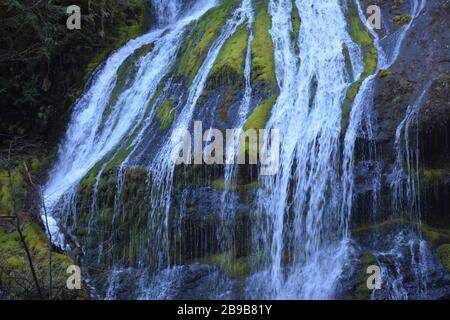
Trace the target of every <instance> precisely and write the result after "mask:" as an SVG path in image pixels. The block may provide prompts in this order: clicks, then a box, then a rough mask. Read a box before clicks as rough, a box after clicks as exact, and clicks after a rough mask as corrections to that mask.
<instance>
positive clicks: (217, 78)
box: [207, 26, 250, 89]
mask: <svg viewBox="0 0 450 320" xmlns="http://www.w3.org/2000/svg"><path fill="white" fill-rule="evenodd" d="M249 35H250V32H249V31H248V29H247V28H246V27H245V26H241V27H240V28H238V29H237V30H236V32H235V33H234V34H233V35H232V36H231V37H230V38H228V39H227V41H226V42H225V44H224V45H223V47H222V49H221V50H220V53H219V55H218V57H217V59H216V62H215V64H214V66H213V68H212V70H211V72H210V75H209V78H208V82H207V88H208V89H215V88H221V87H224V86H227V87H237V88H240V87H242V85H243V82H244V67H245V56H246V52H247V45H248V37H249Z"/></svg>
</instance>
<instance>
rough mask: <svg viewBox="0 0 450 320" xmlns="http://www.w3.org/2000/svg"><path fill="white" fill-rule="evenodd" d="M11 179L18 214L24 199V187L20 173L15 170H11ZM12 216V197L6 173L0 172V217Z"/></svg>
mask: <svg viewBox="0 0 450 320" xmlns="http://www.w3.org/2000/svg"><path fill="white" fill-rule="evenodd" d="M11 178H12V185H13V189H14V195H15V200H16V210H17V212H20V211H21V210H22V209H23V203H24V201H25V198H26V185H25V182H24V179H23V176H22V173H21V172H20V171H19V169H17V168H15V169H13V170H12V172H11ZM13 214H14V211H13V195H12V190H11V188H10V185H9V176H8V172H7V171H0V215H8V216H11V215H13Z"/></svg>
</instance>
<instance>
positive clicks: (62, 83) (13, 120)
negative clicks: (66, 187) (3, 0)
mask: <svg viewBox="0 0 450 320" xmlns="http://www.w3.org/2000/svg"><path fill="white" fill-rule="evenodd" d="M7 4H8V5H2V10H0V18H1V21H2V29H1V30H0V38H1V39H2V44H3V45H2V52H3V53H2V55H1V56H0V87H1V88H2V89H1V91H2V101H1V102H0V111H1V113H2V117H1V120H0V128H1V132H0V133H2V134H7V135H10V136H14V135H20V136H22V137H24V138H44V139H46V140H48V141H50V142H54V141H56V140H57V139H58V138H59V133H60V132H61V130H62V129H63V128H64V127H65V125H66V123H67V119H68V117H69V114H70V108H71V106H72V104H73V103H74V101H75V99H76V98H77V97H78V96H79V94H80V93H81V90H82V88H83V86H84V85H85V82H86V80H87V78H88V76H89V75H90V74H91V73H92V71H93V70H94V69H95V68H96V67H97V66H98V65H99V64H100V63H102V62H103V61H104V60H105V59H106V57H107V56H108V55H109V54H110V53H111V52H112V51H113V50H115V49H116V48H118V47H119V46H121V45H123V44H124V43H125V42H126V41H128V40H129V39H131V38H133V37H136V36H137V35H139V33H141V32H143V31H144V30H145V28H146V26H147V22H148V21H147V20H146V19H147V16H148V13H147V10H148V2H147V1H146V0H130V1H123V0H111V1H84V0H74V1H72V2H71V3H70V4H73V5H79V6H80V7H81V13H82V17H81V19H82V22H81V30H68V29H67V28H66V20H67V14H66V8H67V5H68V3H67V2H66V1H63V0H54V1H37V2H36V1H34V0H24V1H9V0H8V1H7ZM86 66H87V67H86ZM55 101H57V103H55Z"/></svg>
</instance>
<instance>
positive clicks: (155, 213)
mask: <svg viewBox="0 0 450 320" xmlns="http://www.w3.org/2000/svg"><path fill="white" fill-rule="evenodd" d="M248 6H249V1H243V3H242V4H241V5H240V6H239V7H238V8H236V9H235V10H234V12H233V14H232V15H231V17H230V18H229V19H228V20H227V21H226V23H225V25H224V27H223V28H222V30H221V33H220V34H219V36H218V37H217V39H216V40H215V41H214V43H213V44H212V45H211V48H210V49H209V51H208V54H207V56H206V58H205V60H204V62H203V64H202V66H201V67H200V69H199V71H198V73H197V75H196V77H195V78H194V80H193V82H192V85H191V87H190V88H189V93H188V98H187V101H186V103H185V105H184V106H183V107H182V109H181V111H180V113H179V114H178V115H177V117H176V119H175V121H174V124H173V126H172V128H175V129H176V130H187V129H188V128H189V126H190V124H191V120H192V116H193V112H194V108H195V106H196V104H197V101H198V99H199V97H200V95H201V94H202V92H203V90H204V88H205V84H206V80H207V78H208V76H209V73H210V71H211V69H212V67H213V65H214V62H215V61H216V59H217V56H218V54H219V52H220V49H221V48H222V46H223V45H224V43H225V41H226V40H227V39H228V38H229V37H230V36H231V35H232V34H234V33H235V32H236V29H237V28H238V26H240V25H242V24H243V23H244V22H245V20H246V18H247V10H248ZM180 138H181V139H182V140H181V141H183V139H184V137H179V136H176V135H172V138H171V139H169V140H168V141H167V142H166V143H164V144H163V146H162V147H161V148H160V150H159V151H158V153H157V155H156V156H155V158H154V159H153V160H152V163H150V164H149V166H148V168H149V172H150V173H149V187H150V192H149V198H150V210H151V211H150V213H149V217H148V224H149V230H154V234H153V235H152V236H151V238H150V242H149V244H148V248H151V250H148V251H147V254H146V255H145V256H143V257H142V258H143V261H144V262H143V264H144V265H145V261H149V260H152V259H156V261H157V263H156V269H157V270H165V269H166V268H168V267H170V265H171V262H170V254H169V247H170V242H169V215H170V208H171V200H172V199H171V194H172V187H173V177H174V170H175V159H174V156H173V154H174V150H176V147H177V145H179V144H180V140H179V139H180ZM164 272H168V271H164ZM151 281H152V280H151Z"/></svg>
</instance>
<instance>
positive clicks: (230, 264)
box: [199, 253, 249, 278]
mask: <svg viewBox="0 0 450 320" xmlns="http://www.w3.org/2000/svg"><path fill="white" fill-rule="evenodd" d="M199 262H200V263H205V264H211V265H217V266H219V267H220V269H221V271H222V272H225V273H227V274H228V275H229V276H231V277H233V278H240V277H244V276H246V275H248V273H249V266H248V263H247V258H245V257H241V258H234V257H232V256H231V255H230V254H229V253H222V254H216V255H211V256H209V257H207V258H205V259H201V260H200V261H199Z"/></svg>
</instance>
